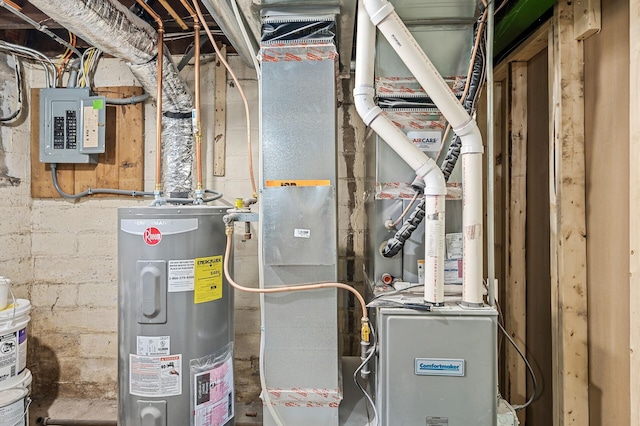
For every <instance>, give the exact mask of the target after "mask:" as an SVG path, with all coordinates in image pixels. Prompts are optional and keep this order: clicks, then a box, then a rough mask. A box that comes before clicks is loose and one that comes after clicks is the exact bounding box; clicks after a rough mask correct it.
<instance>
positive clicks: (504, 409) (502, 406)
mask: <svg viewBox="0 0 640 426" xmlns="http://www.w3.org/2000/svg"><path fill="white" fill-rule="evenodd" d="M519 425H520V421H518V416H517V415H516V411H515V410H514V409H513V407H512V406H511V405H509V403H507V401H505V400H504V399H499V400H498V426H519Z"/></svg>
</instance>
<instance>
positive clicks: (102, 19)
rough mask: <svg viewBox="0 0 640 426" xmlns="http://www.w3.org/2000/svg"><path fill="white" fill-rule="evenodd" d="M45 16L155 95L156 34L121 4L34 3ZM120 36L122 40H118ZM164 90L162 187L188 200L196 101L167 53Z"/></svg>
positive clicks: (106, 0) (87, 0)
mask: <svg viewBox="0 0 640 426" xmlns="http://www.w3.org/2000/svg"><path fill="white" fill-rule="evenodd" d="M30 2H31V3H32V4H33V5H35V6H36V7H38V8H39V9H40V10H41V11H42V12H44V13H45V14H47V15H49V16H50V17H51V18H52V19H53V20H55V21H57V22H58V23H60V24H61V25H63V26H64V27H65V28H67V29H69V30H70V31H72V32H73V33H75V34H77V35H78V36H80V37H81V38H82V39H84V40H85V41H87V42H89V43H91V44H92V45H94V46H96V47H98V48H99V49H101V50H102V51H104V52H106V53H108V54H110V55H112V56H115V57H117V58H120V59H122V60H124V61H126V62H127V64H128V65H129V68H130V69H131V71H132V72H133V74H134V75H135V76H136V78H138V80H139V81H140V83H141V84H142V87H144V89H145V91H147V92H148V93H150V94H154V93H155V92H156V87H157V84H156V82H157V72H158V71H157V70H158V68H157V63H156V59H155V58H156V52H157V49H158V47H157V37H158V35H157V33H156V31H155V30H154V29H153V28H152V27H151V26H150V25H149V24H147V23H146V22H144V21H143V20H142V19H140V18H138V17H137V16H135V15H134V14H133V13H132V12H130V11H129V10H128V9H127V8H126V7H124V6H123V5H122V4H120V3H119V2H118V1H116V0H30ZM113 34H118V37H113ZM162 74H163V90H162V107H163V114H164V115H163V118H162V151H163V161H162V163H163V174H162V176H163V187H164V192H165V194H166V195H168V196H171V194H188V193H189V192H191V187H192V176H191V174H192V172H191V164H192V158H193V152H192V151H193V134H192V129H191V111H192V109H193V97H192V95H191V93H190V91H189V89H188V88H187V85H186V84H185V82H184V81H182V79H181V78H180V76H179V72H178V69H177V68H176V66H175V64H174V63H173V62H172V61H171V59H170V57H169V56H168V55H167V52H165V57H164V66H163V73H162Z"/></svg>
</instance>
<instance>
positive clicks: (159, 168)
mask: <svg viewBox="0 0 640 426" xmlns="http://www.w3.org/2000/svg"><path fill="white" fill-rule="evenodd" d="M136 1H137V2H138V4H139V5H140V6H142V8H143V9H144V10H145V11H146V12H147V13H148V14H149V15H151V17H152V18H153V20H154V21H156V23H157V24H158V88H157V91H156V189H155V191H156V193H159V192H161V191H162V65H163V60H164V24H163V23H162V19H160V16H159V15H158V14H157V13H156V12H155V11H154V10H153V9H151V8H150V7H149V6H148V5H147V4H146V3H145V2H144V1H143V0H136ZM156 196H158V194H156Z"/></svg>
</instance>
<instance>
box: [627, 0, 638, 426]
mask: <svg viewBox="0 0 640 426" xmlns="http://www.w3.org/2000/svg"><path fill="white" fill-rule="evenodd" d="M629 11H630V13H629V17H630V18H629V19H630V25H629V39H630V40H631V43H629V45H630V46H629V49H630V52H629V56H630V58H629V59H630V61H629V65H630V73H629V75H630V76H631V78H630V82H629V99H631V102H630V105H629V171H630V177H629V209H630V210H629V324H630V327H629V331H630V336H629V345H630V351H629V358H630V362H629V364H630V372H629V373H630V374H629V378H630V394H629V400H630V401H631V409H630V411H631V413H630V419H629V424H630V425H633V424H637V422H638V419H639V418H640V404H638V401H640V327H638V324H640V174H639V173H638V171H637V170H638V164H640V122H639V121H638V117H640V104H638V102H637V101H636V100H637V99H638V97H639V96H640V79H638V73H640V44H639V43H637V42H635V41H636V40H638V39H639V38H640V0H629Z"/></svg>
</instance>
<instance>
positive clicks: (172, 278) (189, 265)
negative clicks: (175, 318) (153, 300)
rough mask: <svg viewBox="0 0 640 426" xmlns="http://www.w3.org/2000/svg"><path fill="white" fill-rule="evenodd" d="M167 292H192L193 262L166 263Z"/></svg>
mask: <svg viewBox="0 0 640 426" xmlns="http://www.w3.org/2000/svg"><path fill="white" fill-rule="evenodd" d="M168 267H169V268H168V269H169V275H168V278H169V279H168V286H167V287H168V291H169V293H177V292H180V291H193V282H194V267H195V260H193V259H186V260H170V261H169V262H168Z"/></svg>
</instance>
